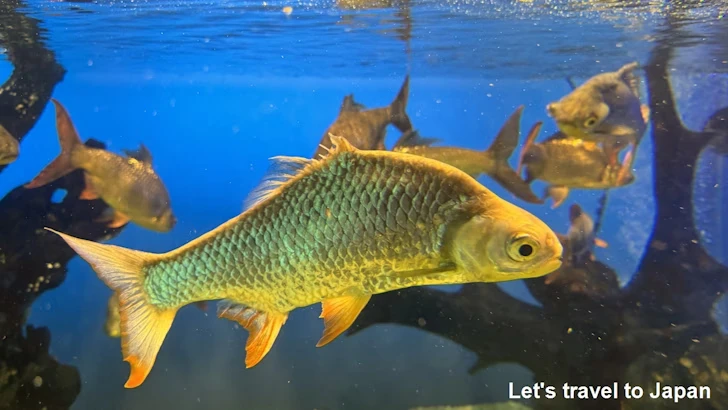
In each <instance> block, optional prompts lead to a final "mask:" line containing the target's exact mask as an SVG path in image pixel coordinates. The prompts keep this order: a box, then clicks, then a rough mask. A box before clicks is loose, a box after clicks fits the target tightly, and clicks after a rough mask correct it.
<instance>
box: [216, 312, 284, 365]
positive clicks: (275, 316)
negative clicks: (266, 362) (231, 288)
mask: <svg viewBox="0 0 728 410" xmlns="http://www.w3.org/2000/svg"><path fill="white" fill-rule="evenodd" d="M217 316H218V317H220V318H224V319H229V320H232V321H233V322H237V323H238V324H239V325H240V326H242V327H244V328H245V329H247V331H248V332H249V333H250V334H249V335H248V341H247V342H246V343H245V367H246V368H251V367H253V366H255V365H256V364H258V363H259V362H260V361H261V360H263V358H264V357H265V355H267V354H268V352H269V351H270V348H271V347H273V343H274V342H275V341H276V338H277V337H278V333H279V332H280V331H281V327H283V325H284V324H285V323H286V319H288V313H279V312H259V311H257V310H255V309H253V308H249V307H247V306H245V305H241V304H239V303H235V302H231V301H227V300H224V301H221V302H220V303H219V304H218V307H217Z"/></svg>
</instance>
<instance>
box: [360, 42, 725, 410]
mask: <svg viewBox="0 0 728 410" xmlns="http://www.w3.org/2000/svg"><path fill="white" fill-rule="evenodd" d="M669 59H670V48H668V47H661V46H660V47H658V48H656V49H655V50H654V52H653V55H652V59H651V61H650V62H649V64H648V65H647V67H646V77H647V88H648V91H649V104H650V108H651V110H652V125H653V127H652V139H653V143H654V147H655V148H654V171H655V172H654V178H655V199H656V202H657V213H656V218H655V224H654V227H653V232H652V235H651V237H650V240H649V242H648V245H647V248H646V250H645V252H644V254H643V257H642V260H641V263H640V265H639V270H638V272H636V273H635V275H634V277H633V280H632V281H631V282H630V283H629V284H628V286H626V287H625V288H624V289H620V288H619V285H618V282H617V280H616V276H615V273H614V271H613V270H612V269H611V268H609V267H608V266H606V265H605V264H603V263H601V262H587V263H586V264H584V265H582V266H578V267H577V266H568V265H567V266H563V267H562V268H561V269H560V270H559V271H557V272H556V273H555V274H552V275H551V276H549V277H550V280H549V283H548V284H547V283H546V280H545V278H537V279H532V280H528V281H526V284H527V286H528V288H529V290H530V292H531V293H532V294H533V296H534V297H535V298H536V299H537V300H538V301H539V302H540V303H541V304H542V307H534V306H532V305H528V304H526V303H523V302H521V301H519V300H517V299H514V298H512V297H510V296H508V295H507V294H505V293H504V292H502V291H501V290H500V289H499V288H498V287H497V286H496V285H493V284H468V285H465V286H464V287H463V289H462V290H461V291H460V292H459V293H457V294H452V293H446V292H441V291H437V290H433V289H429V288H411V289H405V290H401V291H396V292H390V293H385V294H382V295H377V296H375V297H373V298H372V301H371V303H370V304H369V305H368V306H367V307H366V309H365V310H364V311H363V312H362V314H361V316H360V317H359V319H358V320H357V321H356V322H355V324H354V326H353V327H352V328H351V329H350V330H349V331H348V334H349V335H351V334H355V333H357V332H358V331H361V330H362V329H365V328H367V327H368V326H371V325H374V324H377V323H398V324H402V325H406V326H412V327H418V328H421V329H422V330H426V331H428V332H431V333H434V334H438V335H441V336H443V337H446V338H448V339H450V340H452V341H454V342H456V343H458V344H460V345H462V346H463V347H465V348H467V349H469V350H471V351H473V352H475V353H476V354H477V356H478V360H477V363H476V364H475V365H474V367H473V368H472V369H471V372H472V371H477V370H479V369H482V368H486V367H488V366H490V365H492V364H496V363H503V362H515V363H519V364H521V365H523V366H525V367H527V368H529V369H530V370H531V371H533V373H534V379H535V380H536V381H544V382H546V383H547V384H550V385H554V386H561V385H562V384H563V383H564V382H568V383H570V384H572V385H611V384H612V383H613V382H614V381H620V382H630V383H632V384H638V385H641V386H644V387H646V388H650V387H653V386H654V385H655V383H654V382H655V381H656V380H657V379H658V378H662V379H663V380H668V381H671V382H672V383H673V384H679V385H692V384H695V385H709V386H710V387H711V388H712V389H713V391H714V392H715V393H714V397H713V399H712V400H710V401H709V402H708V401H693V402H690V403H686V402H680V403H678V404H675V403H673V402H669V401H663V400H651V401H649V402H645V401H639V402H630V401H623V402H620V401H618V400H601V401H596V400H579V401H577V400H562V399H555V400H539V401H536V402H535V406H536V408H538V409H599V410H610V409H615V410H616V409H621V408H636V406H639V408H650V409H653V408H654V409H657V408H660V409H667V408H675V409H678V408H679V409H688V408H690V409H698V408H699V409H717V408H728V404H726V403H727V402H726V400H721V397H722V398H723V399H725V398H726V386H727V385H728V380H725V378H723V377H721V376H720V374H719V373H720V372H719V371H717V372H716V371H714V369H725V364H726V361H725V357H726V354H725V349H726V348H725V347H724V346H725V345H726V341H725V340H724V338H723V337H722V336H720V335H719V334H718V327H717V325H716V323H715V322H714V320H713V319H712V317H711V315H710V312H711V309H712V308H713V305H714V304H715V302H716V300H717V299H718V297H720V296H721V295H722V294H723V292H724V291H725V290H726V285H727V284H728V270H727V269H726V267H725V266H722V265H720V264H718V263H717V262H716V261H715V260H713V259H712V258H711V257H710V256H708V254H707V253H706V252H705V250H704V249H703V248H702V247H701V245H700V240H699V237H698V234H697V232H696V229H695V226H694V221H693V206H692V184H693V170H694V169H695V164H696V161H697V159H698V155H699V153H700V151H701V150H702V149H703V147H705V145H706V144H707V143H708V142H709V140H711V139H712V138H713V137H714V136H715V135H714V134H710V133H707V132H694V131H690V130H688V129H686V128H685V127H684V126H683V124H682V122H681V121H680V118H679V116H678V113H677V108H676V106H675V101H674V99H673V96H672V90H671V87H670V83H669V79H668V77H667V64H668V61H669ZM701 342H702V344H701ZM711 369H713V370H711ZM646 391H650V390H646Z"/></svg>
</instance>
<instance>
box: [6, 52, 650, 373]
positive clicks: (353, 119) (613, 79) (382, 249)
mask: <svg viewBox="0 0 728 410" xmlns="http://www.w3.org/2000/svg"><path fill="white" fill-rule="evenodd" d="M636 67H637V66H636V63H631V64H628V65H625V66H624V67H622V68H621V69H619V70H618V71H616V72H613V73H604V74H598V75H596V76H595V77H593V78H591V79H590V80H588V81H586V82H585V83H584V84H583V85H581V86H579V87H576V88H575V89H574V90H573V91H572V92H571V93H570V94H568V95H566V96H565V97H564V98H562V99H561V100H560V101H558V102H554V103H551V104H549V105H548V106H547V112H548V114H549V115H550V116H551V117H553V118H554V119H555V121H556V124H557V126H558V128H559V130H560V132H559V133H557V134H556V135H554V136H552V137H550V138H548V139H546V140H545V141H543V142H540V143H536V142H535V139H536V136H537V135H538V133H539V131H540V128H541V126H542V123H540V122H539V123H537V124H535V125H534V126H533V127H532V128H531V130H530V132H529V134H528V136H527V138H526V142H525V144H524V145H523V147H522V148H521V152H520V154H519V159H518V165H517V167H516V168H515V169H514V168H512V167H511V165H510V164H509V159H510V157H511V156H512V153H513V152H514V151H515V149H516V148H517V147H518V145H519V139H520V138H519V134H520V121H521V113H522V111H523V109H524V107H523V106H519V107H517V108H516V110H515V111H514V113H513V114H512V115H511V116H510V117H509V118H508V119H507V120H506V121H505V123H504V125H503V126H502V128H501V130H500V132H498V134H497V135H496V137H495V138H494V139H493V142H492V143H491V144H490V146H489V147H488V148H487V149H485V150H483V151H476V150H469V149H464V148H459V147H447V146H436V145H435V143H437V142H438V141H439V139H435V138H423V137H421V136H420V135H419V132H418V131H417V130H416V129H414V127H413V126H412V122H411V121H410V118H409V116H408V115H407V113H406V108H407V100H408V95H409V84H410V83H409V76H407V77H406V78H405V80H404V82H403V84H402V86H401V87H400V90H399V92H398V93H397V95H396V97H395V99H394V100H393V101H392V102H391V103H390V104H389V105H388V106H385V107H382V108H374V109H367V108H366V107H365V106H364V105H362V104H360V103H357V102H356V101H355V100H354V95H353V94H349V95H347V96H345V97H344V99H343V101H342V104H341V106H340V108H339V113H338V116H337V118H336V119H335V121H334V122H333V123H332V124H331V125H330V126H329V127H328V129H327V130H326V131H325V132H324V135H323V136H322V137H321V139H320V143H319V146H318V149H317V150H316V151H315V153H314V155H313V157H312V158H304V157H282V156H280V157H274V158H272V160H273V162H274V165H275V169H274V170H273V171H271V172H270V173H269V174H267V175H266V176H265V178H264V181H263V182H262V183H261V184H260V185H259V186H258V187H257V188H256V189H255V190H253V191H252V192H251V193H250V194H249V196H248V199H247V200H246V203H245V208H244V210H243V212H242V213H240V214H239V215H237V216H235V217H233V218H232V219H229V220H228V221H226V222H224V223H222V224H221V225H219V226H218V227H217V228H215V229H212V230H211V231H209V232H207V233H205V234H203V235H201V236H199V237H197V238H196V239H193V240H191V241H190V242H188V243H186V244H184V245H182V246H180V247H179V248H177V249H173V250H170V251H168V252H164V253H149V252H145V251H143V250H133V249H127V248H122V247H119V246H115V245H109V244H101V243H96V242H92V241H88V240H85V239H82V238H77V237H73V236H69V235H67V234H65V233H63V232H58V231H55V230H52V229H50V228H46V229H47V230H48V232H49V234H57V235H59V236H60V237H61V238H62V239H63V240H64V241H65V242H66V243H67V244H68V245H69V246H70V247H71V248H73V249H74V251H75V252H76V253H77V254H78V255H79V256H80V257H81V258H83V259H84V260H85V261H86V262H88V263H89V264H90V265H91V267H92V268H93V269H94V271H95V272H96V273H97V275H98V277H99V278H100V279H101V280H102V281H103V282H104V283H105V284H106V285H107V286H108V287H109V288H110V289H111V290H113V295H112V296H111V298H110V299H109V301H108V305H107V322H106V324H105V326H104V328H105V331H106V333H107V334H108V335H109V336H110V337H120V338H121V348H122V353H123V359H124V360H125V361H126V362H128V363H129V364H130V366H131V370H130V374H129V377H128V380H127V382H126V383H125V387H127V388H134V387H137V386H139V385H141V384H142V383H143V382H144V381H145V380H146V378H147V377H148V375H149V374H150V372H151V371H152V368H153V366H154V363H155V361H156V358H157V354H158V352H159V350H160V348H161V347H162V344H163V342H164V339H165V337H166V335H167V332H168V331H169V329H170V327H171V325H172V322H173V321H174V319H175V316H176V313H177V312H178V311H179V309H180V308H182V307H184V306H186V305H189V304H198V306H200V307H201V308H202V309H204V308H205V306H206V305H205V303H207V301H219V303H218V310H217V313H218V316H219V317H221V318H225V319H229V320H231V321H234V322H236V323H238V324H240V325H241V326H242V327H244V328H245V329H246V330H247V331H248V333H249V334H248V339H247V342H246V357H245V364H246V367H252V366H255V365H256V364H258V363H259V362H260V361H261V360H263V359H264V357H265V356H266V355H267V354H268V352H269V351H270V350H271V348H272V347H273V345H274V343H275V340H276V338H277V336H278V334H279V332H280V329H281V327H282V326H283V325H284V324H285V323H286V321H287V319H288V315H289V313H290V312H291V311H293V310H295V309H297V308H302V307H306V306H309V305H313V304H317V303H321V305H322V313H321V318H322V319H323V322H324V330H323V335H322V337H321V339H320V340H319V342H318V343H317V345H316V346H317V347H320V346H324V345H326V344H328V343H330V342H332V341H333V340H334V339H336V338H337V337H338V336H339V335H340V334H341V333H343V332H344V331H346V330H347V329H348V328H349V327H350V326H351V325H352V324H353V323H354V321H355V320H356V318H357V316H358V315H359V314H360V312H361V311H362V309H364V307H365V306H366V305H367V303H368V302H369V300H370V298H371V297H372V295H376V294H379V293H384V292H389V291H393V290H397V289H403V288H407V287H413V286H426V285H446V284H463V283H472V282H502V281H512V280H518V279H526V278H536V277H543V276H546V275H549V274H551V273H554V272H555V271H557V270H558V269H559V268H560V267H561V265H562V258H563V256H564V254H565V252H564V250H565V246H568V254H569V255H571V256H570V257H571V258H572V259H571V260H570V261H569V263H570V264H580V263H586V262H587V261H588V260H590V258H592V255H593V248H594V246H595V245H597V246H601V247H604V246H606V243H605V242H603V241H601V240H600V239H598V238H597V237H596V234H597V233H596V232H595V228H594V223H593V221H592V220H591V218H590V217H589V216H588V214H587V213H585V212H583V210H582V209H581V208H580V207H579V205H577V204H574V205H572V206H571V208H570V215H569V216H570V221H571V228H570V230H569V232H568V234H567V235H559V234H556V233H555V232H554V231H553V230H552V229H551V228H550V227H549V226H547V225H546V224H545V223H544V222H543V221H541V220H540V219H539V218H538V217H536V216H535V215H533V214H531V213H530V212H528V211H526V210H524V209H523V208H521V207H519V206H517V205H516V204H514V203H511V202H509V201H508V200H506V199H505V198H501V197H499V196H497V195H496V194H495V193H493V192H492V191H491V190H489V189H488V188H487V187H486V185H484V184H483V183H480V182H479V178H480V177H481V176H482V175H487V176H488V177H489V178H490V179H492V180H493V181H495V182H496V183H497V184H498V185H500V186H501V187H502V188H504V189H505V190H507V191H508V192H510V193H511V194H512V195H513V196H514V197H515V198H517V199H519V200H522V201H524V202H527V203H532V204H543V203H544V200H545V198H546V197H549V196H550V197H552V198H553V199H554V201H555V202H554V205H553V207H556V206H558V205H559V204H561V203H563V202H564V200H565V199H566V197H567V195H568V192H569V189H611V188H618V187H620V186H624V185H627V184H629V183H631V182H632V181H633V180H634V175H633V174H632V171H631V166H632V163H633V160H634V156H635V155H636V149H637V146H638V144H639V142H640V139H641V137H642V134H643V133H644V131H645V129H646V123H647V118H648V117H647V115H648V112H647V111H646V110H645V108H644V106H643V105H641V104H640V95H639V92H638V89H639V87H638V80H637V77H636V75H635V74H634V71H635V69H636ZM52 101H53V105H54V107H55V112H56V129H57V133H58V139H59V141H60V146H61V153H60V155H59V156H58V157H57V158H56V159H55V160H54V161H53V162H51V163H50V164H49V165H48V166H46V167H45V168H44V169H43V170H42V171H41V172H40V173H39V174H38V175H37V176H36V177H35V178H33V179H32V180H31V181H30V182H29V183H28V184H26V188H27V189H33V188H36V187H40V186H43V185H45V184H48V183H50V182H52V181H54V180H56V179H58V178H60V177H62V176H64V175H66V174H68V173H70V172H73V171H75V170H81V171H82V172H83V174H84V178H85V184H86V188H85V190H84V191H83V193H82V194H81V198H82V199H88V200H102V201H104V202H105V203H107V204H108V205H109V207H110V208H112V209H113V215H109V216H108V226H109V227H112V228H118V227H121V226H123V225H125V224H127V223H129V222H133V223H135V224H137V225H139V226H141V227H144V228H147V229H150V230H154V231H158V232H168V231H170V230H171V229H173V227H174V226H175V224H176V217H175V216H174V213H173V212H172V208H171V202H170V198H169V194H168V192H167V189H166V187H165V186H164V184H163V182H162V180H161V178H160V177H159V176H158V175H157V173H156V171H155V170H154V169H153V167H152V157H151V154H150V152H149V151H148V150H147V148H146V147H145V146H144V145H141V146H140V147H139V149H138V150H136V151H128V150H127V151H125V152H124V153H125V154H124V155H119V154H114V153H112V152H110V151H107V150H101V149H93V148H89V147H87V146H85V145H84V144H83V143H82V141H81V138H80V136H79V134H78V131H77V130H76V128H75V126H74V124H73V123H72V121H71V117H70V115H69V114H68V112H67V111H66V109H65V107H63V106H62V105H61V104H60V103H59V102H58V101H56V100H52ZM389 125H393V126H395V127H396V128H397V129H398V130H399V131H400V132H401V136H400V138H399V140H398V141H397V143H396V144H395V145H394V146H393V148H392V149H391V150H388V149H387V147H386V144H385V139H386V132H387V127H388V126H389ZM2 131H4V129H3V128H1V127H0V143H3V139H7V138H8V136H6V135H5V134H7V133H5V134H4V133H3V132H2ZM16 145H17V141H16ZM627 145H629V146H630V149H629V151H628V153H627V155H626V156H625V158H624V159H623V160H622V161H621V162H620V160H619V159H618V154H619V151H620V150H621V149H623V148H624V147H625V146H627ZM0 148H2V150H0V151H1V152H0V153H1V154H3V155H0V158H3V159H4V158H12V159H14V158H15V157H17V152H18V150H17V147H16V148H15V151H14V152H15V153H14V154H13V151H12V148H5V145H1V144H0ZM13 155H14V156H13ZM12 159H11V161H12ZM523 170H525V172H526V177H525V179H522V178H521V176H520V175H521V172H522V171H523ZM535 180H541V181H543V182H545V183H546V184H547V188H546V189H545V192H546V194H545V195H544V196H543V197H539V196H537V195H536V194H534V193H533V192H532V191H531V188H530V184H531V183H532V182H534V181H535Z"/></svg>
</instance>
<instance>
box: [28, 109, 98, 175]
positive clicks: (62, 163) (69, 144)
mask: <svg viewBox="0 0 728 410" xmlns="http://www.w3.org/2000/svg"><path fill="white" fill-rule="evenodd" d="M51 101H52V102H53V105H55V107H56V132H57V133H58V141H59V142H60V143H61V153H60V154H59V155H58V156H57V157H56V158H55V159H54V160H53V161H51V163H50V164H48V165H47V166H46V167H45V168H43V170H41V171H40V173H39V174H38V175H36V176H35V178H33V180H31V181H30V182H29V183H27V184H25V188H26V189H33V188H38V187H42V186H43V185H46V184H48V183H51V182H53V181H55V180H56V179H58V178H61V177H63V176H65V175H67V174H69V173H70V172H72V171H73V170H75V169H76V167H75V166H74V165H73V163H72V161H71V155H72V153H73V151H75V150H78V149H84V145H83V143H82V142H81V138H80V137H79V136H78V131H76V127H75V126H74V125H73V122H72V121H71V117H70V116H69V115H68V112H67V111H66V109H65V108H64V107H63V105H61V103H59V102H58V101H57V100H56V99H53V98H51Z"/></svg>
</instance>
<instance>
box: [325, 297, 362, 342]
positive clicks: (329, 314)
mask: <svg viewBox="0 0 728 410" xmlns="http://www.w3.org/2000/svg"><path fill="white" fill-rule="evenodd" d="M371 297H372V295H346V296H340V297H337V298H331V299H326V300H324V301H323V302H321V307H322V309H321V316H319V317H320V318H322V319H323V320H324V334H323V336H321V340H319V341H318V343H316V347H321V346H325V345H327V344H328V343H330V342H331V341H333V340H334V339H336V338H337V337H338V336H339V335H340V334H342V333H343V332H344V331H346V329H348V328H349V327H351V325H352V324H353V323H354V321H355V320H356V318H357V317H358V316H359V314H360V313H361V311H362V309H364V306H366V304H367V303H368V302H369V299H371Z"/></svg>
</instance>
